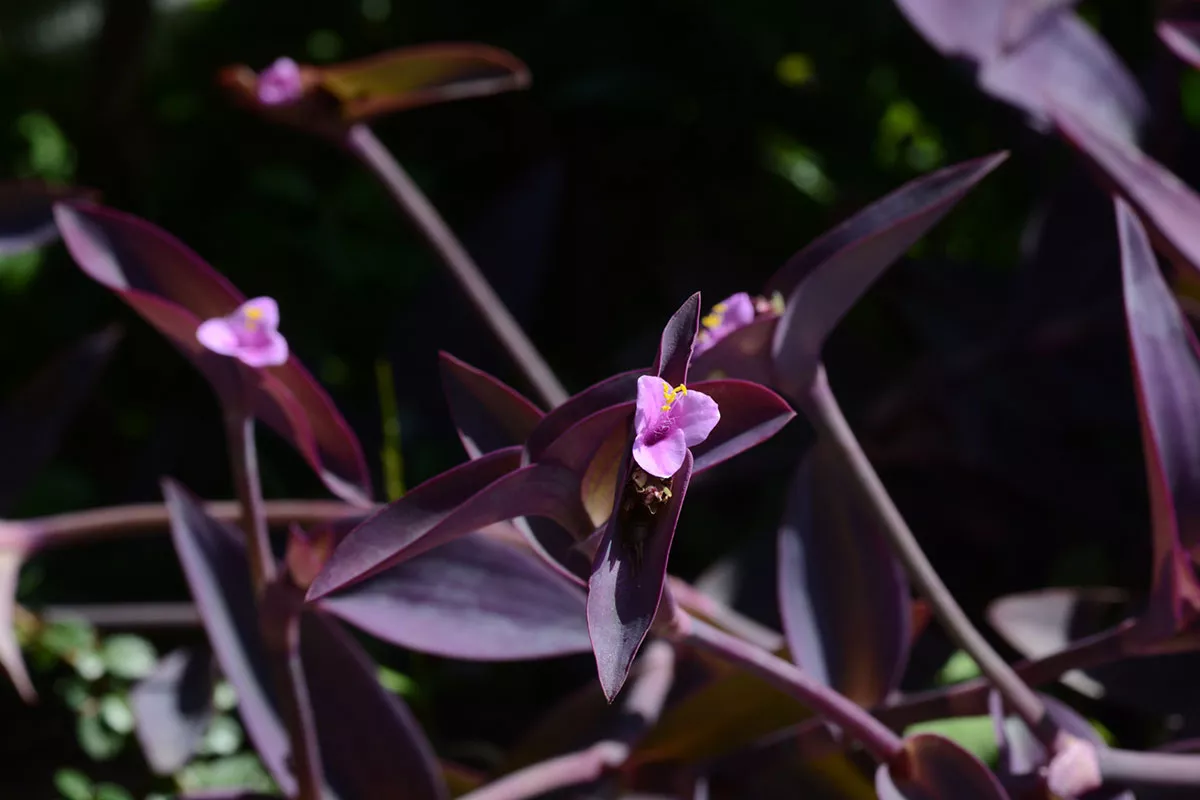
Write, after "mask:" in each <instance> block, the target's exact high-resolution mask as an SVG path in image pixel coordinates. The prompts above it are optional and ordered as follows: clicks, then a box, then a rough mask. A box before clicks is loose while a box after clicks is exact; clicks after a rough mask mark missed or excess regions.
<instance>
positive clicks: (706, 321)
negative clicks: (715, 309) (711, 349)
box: [700, 314, 721, 328]
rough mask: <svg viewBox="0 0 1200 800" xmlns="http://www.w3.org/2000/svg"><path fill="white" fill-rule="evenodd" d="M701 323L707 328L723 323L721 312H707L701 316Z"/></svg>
mask: <svg viewBox="0 0 1200 800" xmlns="http://www.w3.org/2000/svg"><path fill="white" fill-rule="evenodd" d="M700 324H701V325H703V326H704V327H706V328H715V327H717V326H718V325H720V324H721V315H720V314H705V315H704V316H703V317H701V318H700Z"/></svg>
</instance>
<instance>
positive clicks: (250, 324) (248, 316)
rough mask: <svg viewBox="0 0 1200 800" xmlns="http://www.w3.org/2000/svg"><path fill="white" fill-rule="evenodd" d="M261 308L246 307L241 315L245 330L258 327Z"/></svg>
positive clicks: (261, 313)
mask: <svg viewBox="0 0 1200 800" xmlns="http://www.w3.org/2000/svg"><path fill="white" fill-rule="evenodd" d="M262 315H263V312H262V309H261V308H247V309H246V310H245V312H243V314H242V316H243V317H245V325H246V330H248V331H252V330H255V329H256V328H258V321H259V320H260V319H262Z"/></svg>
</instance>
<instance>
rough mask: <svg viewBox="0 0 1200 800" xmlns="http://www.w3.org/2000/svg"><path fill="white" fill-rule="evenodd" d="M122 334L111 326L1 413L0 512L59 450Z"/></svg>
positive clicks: (55, 364)
mask: <svg viewBox="0 0 1200 800" xmlns="http://www.w3.org/2000/svg"><path fill="white" fill-rule="evenodd" d="M120 340H121V332H120V330H119V329H118V328H116V327H109V328H106V329H104V330H102V331H99V332H98V333H93V334H91V335H90V336H86V337H84V338H83V339H81V340H80V341H78V342H76V343H75V344H74V345H72V346H71V347H70V348H68V349H67V350H66V351H65V352H63V353H61V354H59V355H58V356H57V357H56V358H55V359H54V360H53V361H51V362H50V363H49V364H48V365H47V366H45V367H43V368H42V370H41V371H40V372H38V374H37V375H35V376H34V377H33V379H32V380H30V381H29V382H28V383H26V384H25V385H24V386H23V387H21V389H20V390H18V391H17V393H16V395H15V396H13V397H12V398H10V399H9V400H8V402H7V403H6V405H5V407H4V408H3V409H0V452H3V453H4V458H3V459H0V513H3V512H6V511H8V510H9V509H10V508H12V504H13V502H14V501H15V500H16V499H17V497H18V495H20V493H21V492H22V491H23V490H24V489H25V487H26V486H27V485H28V484H29V481H30V480H31V479H32V478H33V477H34V476H35V475H36V474H37V472H38V471H39V470H40V469H41V468H42V467H44V466H45V465H46V463H47V462H48V461H49V460H50V458H51V456H53V455H54V452H55V451H56V450H57V449H58V444H59V441H60V440H61V439H62V435H63V433H64V432H65V431H66V428H67V425H68V424H69V423H70V421H71V419H72V418H73V417H74V416H75V414H76V412H77V411H78V410H79V407H80V406H81V405H82V404H83V401H84V400H85V399H87V396H88V394H89V392H90V391H91V389H92V387H93V386H94V385H95V383H96V379H97V378H99V376H100V373H101V371H103V369H104V367H105V366H106V365H107V364H108V361H109V359H110V358H111V357H112V354H113V351H114V350H116V347H117V343H118V342H119V341H120Z"/></svg>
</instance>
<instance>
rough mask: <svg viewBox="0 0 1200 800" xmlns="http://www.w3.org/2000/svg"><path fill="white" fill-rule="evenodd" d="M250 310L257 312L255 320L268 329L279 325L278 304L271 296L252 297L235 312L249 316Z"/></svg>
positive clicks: (250, 314)
mask: <svg viewBox="0 0 1200 800" xmlns="http://www.w3.org/2000/svg"><path fill="white" fill-rule="evenodd" d="M252 312H256V313H257V314H258V316H257V317H255V320H256V321H257V322H258V324H260V325H262V326H263V327H264V328H267V329H268V330H275V329H276V328H278V327H279V304H278V303H276V302H275V298H273V297H254V298H251V299H250V300H247V301H246V302H244V303H242V305H241V306H240V307H239V308H238V310H237V314H238V315H239V316H242V317H251V316H252Z"/></svg>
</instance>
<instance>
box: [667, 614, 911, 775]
mask: <svg viewBox="0 0 1200 800" xmlns="http://www.w3.org/2000/svg"><path fill="white" fill-rule="evenodd" d="M663 600H664V604H667V606H666V608H667V609H668V610H669V609H670V607H671V606H670V604H672V602H673V601H672V600H671V598H670V597H669V594H668V593H664V597H663ZM667 627H668V630H669V632H670V635H671V636H673V637H674V638H675V639H676V640H677V641H682V642H686V643H687V644H690V645H691V646H692V647H695V648H697V649H699V650H704V651H706V652H708V653H711V654H712V655H714V656H717V657H718V658H720V659H722V660H724V661H726V662H727V663H730V664H734V665H736V666H739V667H741V668H742V669H744V670H746V671H747V672H750V673H753V674H754V675H757V676H758V677H760V678H762V679H763V680H765V681H766V682H767V683H769V684H771V685H772V686H774V687H776V688H777V689H779V690H780V691H783V692H786V693H787V694H789V695H791V696H792V697H795V698H796V699H797V700H799V701H800V702H802V703H804V704H805V705H806V706H808V707H809V708H811V709H812V710H813V711H815V712H816V713H818V714H820V715H821V716H823V717H824V718H825V719H827V720H829V721H830V722H833V723H835V724H836V725H838V726H839V727H841V728H842V729H843V730H845V731H846V733H847V734H849V735H850V736H851V737H853V738H854V739H857V740H858V741H860V742H862V745H863V747H864V748H866V750H867V752H869V753H870V754H871V755H872V756H873V757H874V758H875V760H876V761H879V762H880V763H889V762H892V761H894V760H895V759H896V758H899V757H900V755H901V754H902V753H903V750H904V743H903V742H902V741H901V740H900V737H899V736H897V735H896V734H895V733H893V732H892V730H891V729H890V728H888V727H887V726H886V725H884V724H883V723H882V722H880V721H879V720H877V719H875V717H873V716H871V714H870V712H868V711H867V710H866V709H864V708H862V707H861V706H859V705H857V704H856V703H855V702H854V701H852V700H850V699H849V698H847V697H845V696H844V695H841V694H839V693H838V692H837V691H835V690H833V689H831V688H829V687H828V686H825V685H823V684H821V683H818V682H817V681H815V680H813V679H812V678H810V677H809V676H808V675H807V674H806V673H805V672H804V671H803V670H801V669H800V668H799V667H797V666H795V665H794V664H790V663H788V662H787V661H784V660H783V659H782V658H779V657H778V656H775V655H773V654H771V653H768V652H767V651H766V650H763V649H761V648H759V647H755V646H754V645H752V644H750V643H749V642H746V641H744V640H742V639H739V638H738V637H736V636H734V635H732V634H729V633H726V632H725V631H723V630H721V629H720V628H717V627H715V626H713V625H709V624H708V623H707V622H704V621H703V620H699V619H696V618H695V617H693V616H690V615H689V614H688V613H687V612H685V611H682V610H680V609H675V612H674V614H673V618H672V622H671V623H670V624H669V626H667Z"/></svg>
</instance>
